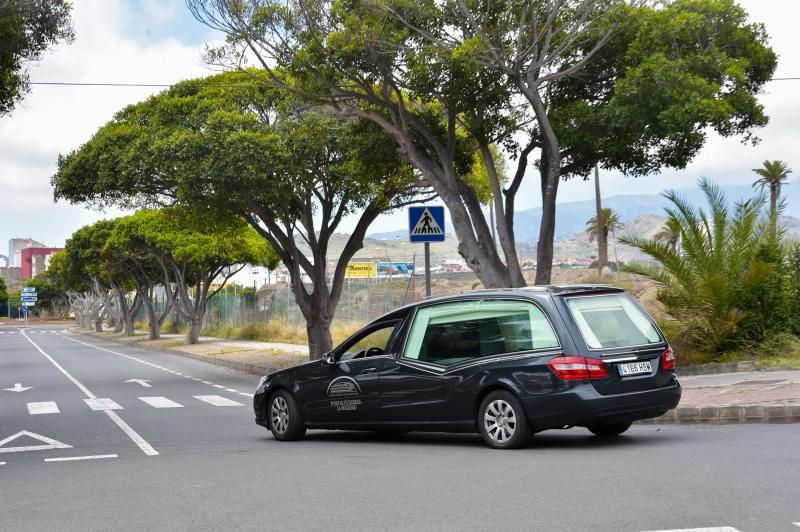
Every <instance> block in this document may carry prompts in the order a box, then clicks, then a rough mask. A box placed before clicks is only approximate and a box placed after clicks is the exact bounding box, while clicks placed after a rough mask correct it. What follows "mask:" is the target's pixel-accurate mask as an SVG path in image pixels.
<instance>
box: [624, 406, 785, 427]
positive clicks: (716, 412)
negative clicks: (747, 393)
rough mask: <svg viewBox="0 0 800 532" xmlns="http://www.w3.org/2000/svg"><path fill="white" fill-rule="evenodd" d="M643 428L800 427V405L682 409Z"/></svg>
mask: <svg viewBox="0 0 800 532" xmlns="http://www.w3.org/2000/svg"><path fill="white" fill-rule="evenodd" d="M636 423H637V424H640V425H735V424H741V423H774V424H785V423H800V405H736V406H730V405H722V406H679V407H678V408H675V409H674V410H670V411H669V412H667V413H666V414H664V415H663V416H661V417H657V418H652V419H642V420H640V421H637V422H636Z"/></svg>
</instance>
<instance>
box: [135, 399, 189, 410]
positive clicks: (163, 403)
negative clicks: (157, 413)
mask: <svg viewBox="0 0 800 532" xmlns="http://www.w3.org/2000/svg"><path fill="white" fill-rule="evenodd" d="M139 400H140V401H143V402H145V403H147V404H148V405H150V406H153V407H155V408H183V405H181V404H178V403H176V402H175V401H172V400H170V399H167V398H166V397H140V398H139Z"/></svg>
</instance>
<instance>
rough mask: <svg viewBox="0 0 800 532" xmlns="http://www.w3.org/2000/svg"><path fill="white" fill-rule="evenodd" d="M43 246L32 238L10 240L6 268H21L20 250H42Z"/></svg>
mask: <svg viewBox="0 0 800 532" xmlns="http://www.w3.org/2000/svg"><path fill="white" fill-rule="evenodd" d="M43 247H45V245H44V244H42V243H41V242H37V241H36V240H33V239H32V238H12V239H11V240H9V241H8V266H13V267H15V268H20V267H22V250H23V249H26V248H43Z"/></svg>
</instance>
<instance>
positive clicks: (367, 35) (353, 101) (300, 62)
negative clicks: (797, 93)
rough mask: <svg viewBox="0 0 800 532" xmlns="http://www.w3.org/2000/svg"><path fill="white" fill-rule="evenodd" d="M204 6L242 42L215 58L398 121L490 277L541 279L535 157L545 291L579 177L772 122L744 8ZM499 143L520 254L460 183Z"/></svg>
mask: <svg viewBox="0 0 800 532" xmlns="http://www.w3.org/2000/svg"><path fill="white" fill-rule="evenodd" d="M187 3H188V4H189V7H190V9H191V10H192V12H193V13H194V15H195V17H196V18H198V19H199V20H201V21H202V22H204V23H206V24H208V25H209V26H211V27H213V28H215V29H218V30H221V31H223V32H224V33H226V34H227V35H228V43H227V45H226V46H225V47H221V48H217V49H212V50H210V53H209V57H208V59H209V61H210V62H212V63H216V64H222V65H226V66H229V67H230V66H234V67H240V66H241V65H242V64H243V63H244V61H245V60H246V59H247V58H248V57H255V59H256V62H257V63H258V64H259V65H260V66H261V67H262V68H263V69H264V71H265V72H266V73H267V74H268V75H270V76H271V77H272V81H273V82H279V81H280V76H279V72H280V70H281V69H285V70H288V71H290V72H291V73H292V77H293V79H294V80H295V83H294V84H293V85H291V86H289V87H287V88H288V89H290V90H293V91H294V92H295V93H296V94H298V95H299V97H301V98H305V99H307V100H308V101H313V102H320V101H322V102H325V103H327V104H329V105H330V106H331V107H332V108H333V109H335V111H336V112H337V113H338V114H339V115H340V116H358V117H361V118H364V119H366V120H370V121H372V122H373V123H375V124H377V125H378V126H379V127H380V128H381V129H383V130H384V131H386V132H387V134H389V135H390V136H391V137H392V138H393V139H394V140H395V141H396V142H397V145H398V150H399V153H400V154H401V156H402V157H404V159H406V160H407V161H409V162H410V163H411V164H413V165H414V166H415V167H416V168H417V169H418V170H419V171H420V173H421V174H422V176H423V177H424V178H425V179H426V180H427V182H428V183H429V184H430V185H431V186H432V187H433V188H434V189H435V190H436V192H437V193H438V194H439V196H440V197H441V198H442V200H443V201H444V202H445V204H446V205H447V206H448V208H449V209H450V214H451V217H452V220H453V225H454V228H455V231H456V234H457V236H458V238H459V252H460V253H461V254H462V256H463V257H464V258H465V259H466V261H467V264H468V265H469V266H470V267H471V268H472V269H473V270H474V271H475V273H476V274H477V275H478V277H479V278H480V280H481V281H482V282H483V283H484V284H485V285H486V286H513V285H519V284H523V283H524V280H522V279H521V275H520V274H518V272H517V271H516V270H517V269H518V265H516V264H515V261H516V251H515V249H514V241H513V213H514V197H515V195H516V192H517V190H518V189H519V184H520V182H521V180H522V179H523V176H524V175H525V170H526V167H527V165H528V159H529V158H530V157H533V156H536V155H538V161H537V166H538V168H539V173H540V184H541V191H542V201H543V214H542V224H541V229H540V238H539V249H538V265H537V274H536V282H537V283H546V282H549V281H550V273H551V267H552V254H553V235H554V229H555V209H556V197H557V191H558V184H559V181H560V179H562V177H568V176H581V175H583V176H585V175H587V174H588V172H589V170H590V169H591V168H592V167H593V166H594V165H595V164H597V163H600V164H601V165H603V166H606V167H608V168H615V169H619V170H622V171H623V172H625V173H627V174H628V175H633V176H636V175H644V174H647V173H652V172H654V171H657V170H658V169H660V168H662V167H664V166H670V167H676V168H681V167H683V166H685V165H686V164H687V162H688V161H690V160H691V159H692V157H694V155H695V154H696V153H697V151H698V150H699V149H700V147H702V145H703V143H704V141H705V138H706V135H707V131H708V130H709V129H713V130H715V131H717V132H718V133H720V134H722V135H725V136H727V135H735V134H736V135H738V134H741V135H743V136H744V137H745V139H746V140H747V139H750V140H753V138H752V137H751V133H752V130H753V128H756V127H759V126H762V125H764V124H765V123H766V117H765V116H764V113H763V108H762V107H761V106H760V104H758V102H757V100H756V95H757V94H758V93H759V92H760V90H761V88H762V87H763V84H764V83H765V82H766V81H767V80H769V78H770V77H771V75H772V72H773V71H774V68H775V55H774V53H773V52H772V51H771V50H770V49H769V47H768V46H767V36H766V33H765V31H764V29H763V27H762V26H761V25H758V24H751V23H749V22H748V21H747V17H746V13H745V12H744V11H743V10H742V9H741V8H740V7H739V6H738V5H736V4H735V3H734V2H733V0H677V1H673V2H663V3H656V4H653V5H651V4H650V3H649V2H643V1H639V0H630V1H627V0H611V1H607V2H596V1H594V0H568V1H565V2H548V1H545V0H505V1H500V2H495V1H492V2H486V1H481V0H448V1H445V2H438V1H434V0H426V1H417V2H401V1H398V0H381V1H373V0H368V1H355V2H346V3H342V2H330V1H326V0H293V1H289V2H283V1H281V2H278V1H275V0H257V1H253V2H247V3H243V2H231V1H229V0H188V2H187ZM520 138H522V139H524V140H523V141H521V143H520V144H517V143H516V141H518V140H519V139H520ZM487 141H489V142H491V143H497V144H501V145H503V146H504V147H506V149H507V150H509V152H510V154H511V155H512V157H513V158H515V159H516V160H517V170H516V172H515V174H514V178H513V179H512V180H511V181H510V182H509V184H508V186H507V187H506V188H505V190H500V187H498V186H497V185H496V183H495V182H493V193H494V196H495V197H494V202H495V207H496V211H497V215H498V216H497V224H498V229H499V236H500V240H501V247H502V250H503V258H501V257H500V256H499V255H498V254H497V253H496V252H495V246H494V245H493V242H492V240H491V235H490V231H489V228H488V226H487V224H486V222H485V219H484V217H483V214H482V212H481V209H480V205H479V201H478V200H477V199H476V198H475V197H474V194H473V193H472V190H471V189H470V187H469V186H468V185H467V184H466V183H465V182H464V180H463V179H461V178H460V177H459V176H460V175H463V162H462V161H463V157H462V156H461V154H463V153H468V152H469V151H470V149H474V148H476V147H478V148H479V149H480V150H481V153H482V154H486V151H485V149H484V147H485V145H486V144H487ZM465 144H466V145H467V147H466V148H465V147H464V146H465ZM483 159H484V162H485V164H486V165H487V172H488V174H489V176H490V177H491V176H492V175H493V174H494V172H493V171H492V166H493V161H492V159H491V158H490V157H484V158H483ZM501 195H503V196H505V204H501V203H500V196H501ZM501 226H504V227H501Z"/></svg>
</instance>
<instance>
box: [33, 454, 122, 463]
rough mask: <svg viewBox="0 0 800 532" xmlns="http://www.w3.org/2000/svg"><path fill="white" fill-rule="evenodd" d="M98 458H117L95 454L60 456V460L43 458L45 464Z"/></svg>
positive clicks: (110, 455) (115, 456) (113, 455)
mask: <svg viewBox="0 0 800 532" xmlns="http://www.w3.org/2000/svg"><path fill="white" fill-rule="evenodd" d="M100 458H119V456H117V455H116V454H95V455H93V456H62V457H60V458H45V459H44V461H45V462H72V461H73V460H99V459H100Z"/></svg>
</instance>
